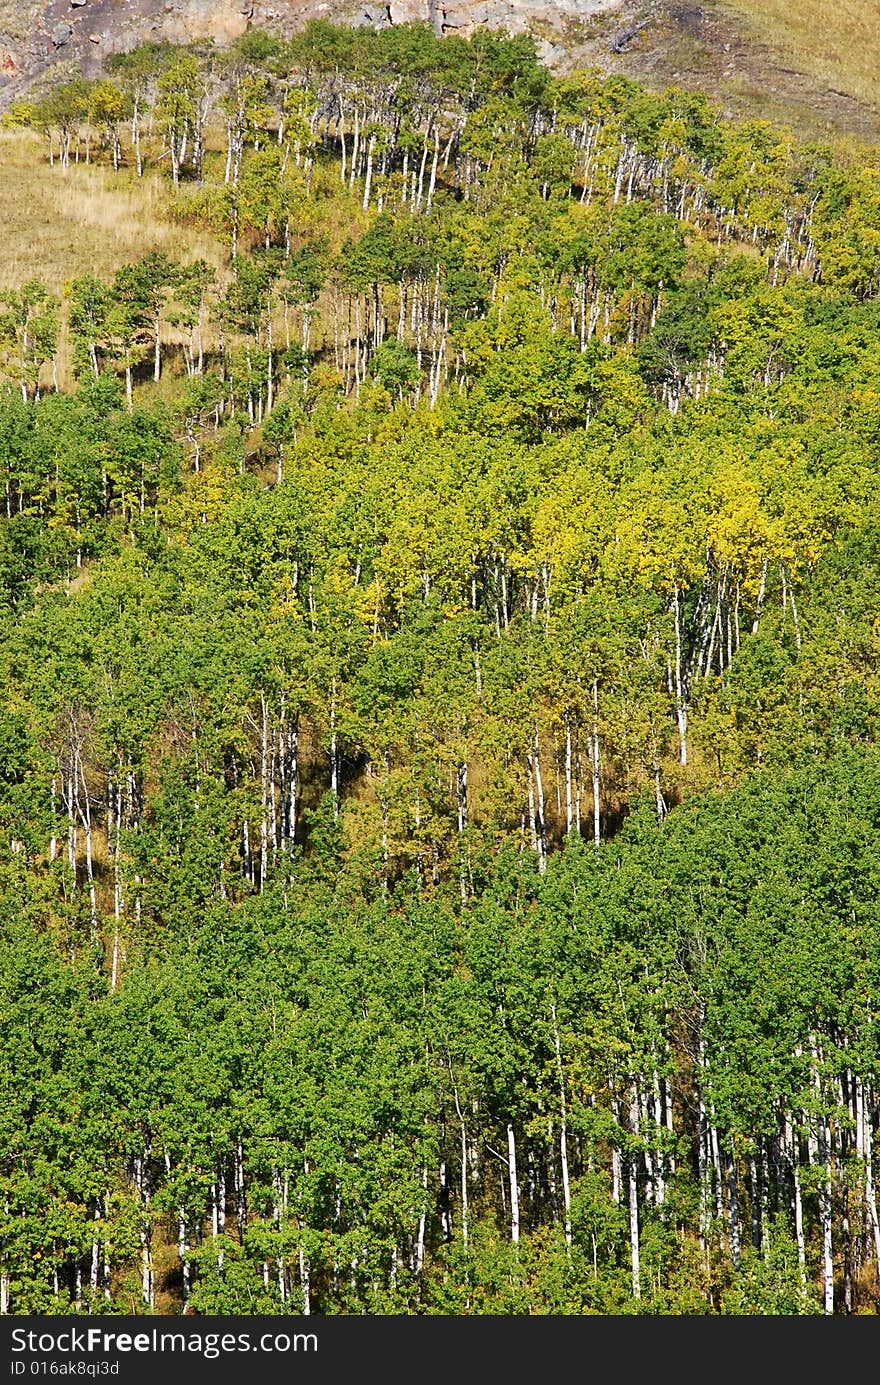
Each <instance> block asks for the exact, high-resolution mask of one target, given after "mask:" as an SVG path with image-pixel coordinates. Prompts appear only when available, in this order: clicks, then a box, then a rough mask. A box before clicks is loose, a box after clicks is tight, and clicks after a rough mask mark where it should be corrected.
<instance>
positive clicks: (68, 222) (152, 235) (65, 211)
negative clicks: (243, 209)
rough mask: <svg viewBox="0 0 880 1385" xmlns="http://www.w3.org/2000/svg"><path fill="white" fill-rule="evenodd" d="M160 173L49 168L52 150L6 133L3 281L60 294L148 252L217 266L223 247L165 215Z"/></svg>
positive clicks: (0, 231)
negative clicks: (83, 277) (38, 283)
mask: <svg viewBox="0 0 880 1385" xmlns="http://www.w3.org/2000/svg"><path fill="white" fill-rule="evenodd" d="M167 196H168V193H167V189H166V187H165V184H164V183H163V181H162V179H161V177H160V176H159V175H158V174H155V173H153V174H148V175H147V176H146V177H144V178H142V179H140V180H138V179H136V178H135V177H134V176H133V174H132V173H130V172H129V171H128V170H123V172H122V173H120V174H118V175H114V173H113V171H112V169H109V168H104V167H102V166H96V165H95V164H90V165H88V166H86V165H85V164H83V163H80V164H79V165H72V166H71V167H70V169H68V170H67V172H65V171H64V170H63V169H61V168H60V167H59V166H58V165H57V164H56V166H55V167H54V168H51V167H50V166H49V163H48V161H47V157H46V145H45V142H44V141H43V140H41V139H40V138H39V137H38V136H36V135H34V134H31V133H29V132H27V131H20V130H0V284H4V285H9V286H10V287H18V286H19V285H21V284H23V283H25V282H26V281H27V280H28V279H42V280H43V281H44V282H45V283H47V284H48V285H49V286H50V288H52V290H53V291H54V292H56V293H57V292H59V291H60V290H61V288H62V287H63V285H64V283H65V281H67V280H69V279H72V278H74V277H76V276H77V275H80V274H85V273H88V272H89V271H91V272H92V273H95V274H98V275H103V276H109V275H111V274H112V273H113V272H114V271H115V270H116V269H118V268H119V266H120V265H122V264H125V263H126V262H127V261H130V260H134V259H137V258H139V256H141V255H144V254H146V252H147V251H148V250H154V249H156V250H165V251H167V252H168V254H171V255H174V256H176V257H177V258H178V259H181V260H192V259H195V258H197V257H202V258H204V259H206V260H208V261H209V262H210V263H211V264H215V265H219V264H220V263H221V262H222V259H223V251H222V248H221V246H220V245H219V244H218V243H217V242H216V241H215V240H214V239H213V238H212V237H211V236H209V235H207V234H205V233H203V232H199V231H194V230H193V228H192V227H188V226H181V225H179V224H177V223H175V222H172V221H171V220H170V219H168V218H167V217H166V216H165V214H164V208H165V204H166V200H167Z"/></svg>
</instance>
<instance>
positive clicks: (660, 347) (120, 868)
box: [0, 24, 880, 1314]
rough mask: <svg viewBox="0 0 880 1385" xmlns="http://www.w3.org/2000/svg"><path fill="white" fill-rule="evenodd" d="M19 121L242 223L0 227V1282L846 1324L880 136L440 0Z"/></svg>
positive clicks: (872, 1059)
mask: <svg viewBox="0 0 880 1385" xmlns="http://www.w3.org/2000/svg"><path fill="white" fill-rule="evenodd" d="M5 125H6V126H7V128H11V129H15V128H25V127H27V128H29V129H30V130H31V131H34V130H35V131H38V132H40V134H41V136H42V141H43V142H42V143H41V144H39V145H38V144H36V142H34V157H42V158H44V159H45V160H46V161H47V162H51V164H52V165H53V176H57V177H58V178H68V179H71V180H74V179H75V178H76V176H77V165H80V166H81V165H83V164H85V163H90V164H94V163H98V164H100V165H102V166H104V167H106V168H107V169H108V170H109V171H110V173H111V174H112V176H113V177H116V178H119V179H120V180H126V181H127V182H128V183H129V184H131V185H132V186H137V184H138V180H140V179H143V178H145V177H147V176H150V175H151V174H153V173H155V171H156V170H159V171H160V172H161V176H162V177H163V178H164V179H165V180H166V181H167V199H168V215H169V217H171V218H173V219H174V220H175V222H176V223H177V224H178V225H179V226H180V227H181V228H184V229H185V228H186V227H187V226H199V227H202V228H204V227H207V228H209V229H210V230H211V231H212V232H213V234H214V235H215V236H216V237H217V239H218V241H219V242H220V244H221V245H222V246H223V247H225V249H224V253H223V255H222V257H221V258H222V262H221V263H218V264H209V263H208V262H207V261H206V260H204V259H192V258H186V257H185V256H182V257H181V258H180V259H179V260H177V259H175V258H174V257H172V256H169V255H168V254H166V253H164V252H158V251H152V252H150V253H147V254H141V255H139V254H138V247H137V246H132V254H131V261H130V263H128V264H125V265H123V266H122V267H120V269H119V270H118V272H117V273H116V274H115V277H113V279H112V281H105V280H103V279H101V278H99V277H97V276H96V275H86V276H82V277H77V278H73V279H71V280H68V282H67V283H66V284H65V286H64V292H63V294H61V295H56V294H55V293H53V291H52V289H51V286H49V285H47V284H45V283H41V282H39V281H37V280H32V281H30V282H27V283H25V284H21V285H18V286H15V287H10V288H8V289H6V288H3V287H2V266H0V377H2V380H0V469H2V486H3V494H2V496H0V505H2V517H0V573H2V586H0V678H2V693H0V824H2V826H0V837H2V842H3V850H2V853H0V918H2V930H3V946H2V951H0V1016H2V1034H3V1042H2V1047H0V1074H2V1076H0V1081H2V1103H0V1131H2V1136H0V1311H2V1312H4V1313H16V1314H22V1313H72V1312H73V1313H133V1312H144V1313H150V1312H159V1313H170V1312H180V1311H181V1310H182V1309H183V1308H184V1307H191V1308H192V1309H194V1310H195V1311H198V1312H205V1313H229V1312H238V1313H249V1314H264V1313H265V1314H271V1313H279V1312H290V1313H302V1312H306V1313H323V1314H332V1313H361V1312H367V1313H432V1314H461V1313H492V1314H501V1313H516V1314H523V1313H597V1312H598V1313H606V1314H607V1313H638V1312H647V1313H663V1314H684V1313H688V1314H690V1313H715V1312H720V1313H774V1314H775V1313H792V1314H800V1313H817V1312H822V1311H824V1312H826V1313H830V1312H860V1313H873V1312H876V1311H877V1307H878V1304H880V1218H878V1204H877V1190H876V1183H877V1179H878V1177H880V1172H878V1167H877V1157H878V1148H877V1131H878V1123H880V1048H878V1013H880V893H878V890H880V752H878V750H877V748H876V745H875V741H876V736H877V730H878V725H880V683H878V673H880V596H878V593H880V513H878V508H877V507H878V499H880V491H878V484H877V476H876V472H877V457H878V446H880V336H878V327H880V162H878V160H880V154H878V151H876V150H866V149H864V148H858V147H853V148H836V147H835V148H832V147H825V146H820V145H816V144H805V143H803V142H800V141H798V140H797V139H796V138H795V137H793V136H792V135H791V134H787V133H786V132H784V131H781V130H777V129H775V128H773V127H771V126H770V125H768V124H765V123H761V122H751V123H735V122H733V121H730V120H726V119H724V118H722V117H721V115H720V114H719V113H718V112H716V111H714V110H713V109H712V108H711V107H710V106H709V104H708V103H707V102H706V101H705V100H703V99H702V98H700V97H696V96H694V95H692V94H688V93H685V92H682V91H679V90H669V91H667V92H665V93H663V94H652V93H649V92H647V91H645V90H642V89H641V88H639V87H637V86H635V85H634V84H632V83H629V82H627V81H624V80H622V79H608V80H602V79H601V78H599V77H598V76H596V75H593V74H589V73H586V74H579V75H577V76H574V77H567V78H551V76H550V75H549V73H548V72H547V71H546V70H545V69H544V68H542V67H541V66H540V64H539V63H538V62H537V60H536V58H535V52H534V46H533V44H532V43H531V41H529V40H526V39H501V38H498V37H493V36H491V35H489V34H487V33H485V32H482V31H478V32H477V33H476V34H475V35H474V36H473V38H471V39H470V40H467V41H465V40H464V39H461V38H455V37H451V38H445V39H442V40H440V39H437V38H435V37H434V36H433V34H432V33H431V32H430V30H428V29H427V28H422V27H419V26H403V27H400V28H394V29H389V30H386V31H384V32H381V33H375V32H372V31H363V30H356V31H349V30H345V29H336V28H332V27H331V26H329V25H326V24H312V25H310V26H309V27H308V29H307V30H306V31H305V32H304V34H303V35H301V36H300V37H299V38H297V39H296V40H294V41H292V42H281V41H280V40H277V39H274V38H271V37H268V36H266V35H264V34H256V33H252V34H248V35H247V36H246V37H245V38H244V39H242V40H241V41H240V42H239V43H238V44H237V45H236V46H234V47H233V48H231V49H229V50H223V51H221V50H213V49H205V50H199V49H179V48H170V47H161V46H154V47H147V48H141V49H138V50H136V51H134V52H132V53H128V54H125V55H123V56H121V57H118V58H116V59H114V60H112V61H111V62H110V63H109V65H108V70H107V73H106V75H105V76H104V77H102V78H101V79H100V80H98V81H90V82H87V81H85V80H82V79H79V78H71V79H70V80H67V81H64V82H62V83H58V84H56V85H54V86H52V87H48V88H47V89H46V90H45V91H43V92H37V93H36V94H35V95H34V96H33V98H32V99H30V100H28V101H26V102H25V101H21V102H18V103H17V104H16V105H15V106H13V107H12V109H11V110H10V111H9V112H8V113H7V116H6V118H5ZM23 137H24V136H23ZM29 138H31V139H32V140H33V139H34V137H33V135H30V136H29Z"/></svg>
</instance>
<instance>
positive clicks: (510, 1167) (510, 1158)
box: [507, 1121, 519, 1245]
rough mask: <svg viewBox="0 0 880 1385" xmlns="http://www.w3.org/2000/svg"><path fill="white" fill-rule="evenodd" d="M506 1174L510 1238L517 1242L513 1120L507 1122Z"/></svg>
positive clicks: (516, 1193) (517, 1194) (516, 1188)
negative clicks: (508, 1188) (508, 1185)
mask: <svg viewBox="0 0 880 1385" xmlns="http://www.w3.org/2000/svg"><path fill="white" fill-rule="evenodd" d="M507 1176H508V1180H509V1183H510V1239H511V1240H512V1241H513V1244H514V1245H518V1244H519V1184H518V1183H517V1177H516V1137H515V1136H514V1133H513V1122H512V1121H508V1122H507Z"/></svg>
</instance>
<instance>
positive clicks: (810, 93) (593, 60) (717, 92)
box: [567, 0, 880, 142]
mask: <svg viewBox="0 0 880 1385" xmlns="http://www.w3.org/2000/svg"><path fill="white" fill-rule="evenodd" d="M621 36H627V41H626V42H625V43H621V42H620V38H621ZM567 48H568V56H567V63H568V64H571V65H573V66H583V67H595V68H598V69H599V70H600V71H601V72H603V73H612V72H619V73H622V74H624V75H625V76H628V77H632V78H634V79H636V80H637V81H640V82H643V83H644V84H645V85H646V86H650V87H654V88H657V87H664V86H669V85H677V86H683V87H686V88H689V89H692V90H696V91H704V92H705V93H706V94H707V95H708V96H709V97H710V98H711V99H712V100H713V102H715V103H716V104H717V105H718V106H720V108H721V109H722V110H723V111H725V112H726V113H727V114H729V115H733V116H750V117H760V118H763V119H768V120H773V121H775V122H778V123H782V124H787V125H791V126H792V127H793V128H795V129H797V130H798V131H799V132H801V133H803V134H808V135H810V136H813V137H816V138H821V137H822V136H834V135H841V134H845V135H856V136H858V137H859V138H861V139H865V140H868V141H872V142H873V141H875V140H877V139H880V109H878V107H877V106H876V105H868V104H866V103H865V102H863V101H860V100H859V99H858V98H857V97H855V96H853V95H852V94H851V93H848V92H846V91H841V90H836V89H834V88H832V87H821V86H819V85H817V83H816V81H815V79H814V78H812V77H810V76H808V75H807V74H806V73H804V72H802V71H800V70H799V69H798V67H797V57H796V54H788V55H782V54H780V53H778V52H774V51H773V50H772V49H771V48H769V47H768V46H766V45H764V44H762V43H759V42H757V41H756V40H755V39H754V37H753V36H752V35H750V34H748V33H747V32H746V31H745V29H744V28H742V27H740V25H739V24H738V23H737V22H736V20H735V19H734V18H732V17H731V16H730V14H729V13H727V12H726V11H725V10H724V9H723V7H722V0H705V3H704V4H701V5H694V4H682V3H676V0H653V3H651V0H627V2H626V4H625V5H624V7H623V9H622V11H621V12H620V13H618V14H616V15H615V16H614V22H613V23H609V22H608V18H607V17H603V16H599V17H597V18H596V19H595V20H593V21H591V22H590V23H588V24H585V25H582V26H580V27H579V32H574V31H573V30H572V28H571V27H569V31H568V34H567Z"/></svg>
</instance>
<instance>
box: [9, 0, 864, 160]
mask: <svg viewBox="0 0 880 1385" xmlns="http://www.w3.org/2000/svg"><path fill="white" fill-rule="evenodd" d="M317 17H323V18H331V19H335V20H342V21H345V22H348V23H351V24H353V25H366V24H370V25H374V26H376V27H384V26H386V25H388V24H400V23H405V22H407V21H410V20H422V21H424V22H427V23H431V24H432V25H433V26H434V28H435V29H436V30H437V31H438V32H443V33H461V34H465V35H466V34H468V33H470V32H471V31H472V30H473V28H474V27H476V26H478V25H481V24H486V25H488V26H490V27H492V28H495V29H500V30H504V31H507V32H509V33H521V32H524V31H526V30H529V31H531V32H533V33H534V34H535V36H536V38H537V39H538V42H539V51H540V54H541V56H542V58H543V59H544V61H545V62H547V63H548V65H549V66H550V67H552V68H555V69H564V68H569V67H576V66H581V67H583V66H589V67H598V68H599V69H600V70H601V71H603V72H604V73H606V74H607V73H611V72H620V73H623V74H626V75H628V76H632V77H635V78H638V79H639V80H641V81H643V82H645V83H646V84H648V85H650V86H665V85H667V84H669V83H678V84H681V85H683V86H686V87H692V88H696V89H699V90H703V91H706V92H708V93H709V94H710V95H711V96H713V97H714V98H715V99H718V100H720V101H721V102H722V104H723V105H724V107H725V109H728V110H730V111H732V112H734V113H737V114H749V115H755V114H758V115H763V116H769V117H771V118H774V119H779V120H782V121H785V122H789V123H791V124H793V125H795V126H796V127H798V128H800V129H804V130H806V131H807V132H809V133H811V134H818V135H822V134H826V133H852V134H855V135H858V136H860V137H862V138H867V139H869V140H874V139H877V138H880V108H878V92H877V81H876V77H875V73H876V71H877V70H878V59H880V38H878V35H880V23H878V21H880V3H878V0H842V3H834V4H832V3H830V0H804V3H802V4H800V5H799V6H797V7H792V6H790V5H788V4H786V3H785V0H769V2H768V3H761V4H759V3H757V0H703V3H701V4H694V3H685V2H683V0H556V3H553V4H548V3H546V0H445V3H444V0H390V3H387V4H382V3H378V0H360V2H359V0H267V3H262V4H260V3H256V0H24V2H23V3H14V0H0V107H2V106H3V105H4V104H8V102H9V100H10V99H11V98H12V96H13V95H15V94H16V93H17V92H18V91H20V90H21V89H22V87H23V86H26V85H28V84H30V83H31V82H33V81H34V80H35V79H37V78H39V77H40V76H41V74H43V73H44V72H45V71H46V70H47V69H49V68H51V67H53V66H60V67H62V68H67V67H74V68H75V67H82V68H84V69H85V70H87V71H95V70H97V69H98V68H99V67H100V64H101V61H102V59H103V57H105V56H106V55H107V54H109V53H111V52H116V51H119V50H121V49H127V48H132V47H134V46H136V45H137V44H139V43H143V42H146V41H149V40H157V39H161V40H169V41H171V42H188V41H203V40H206V39H208V40H213V41H214V42H217V43H224V42H229V41H230V40H232V39H234V38H235V37H237V36H238V35H240V34H242V33H244V32H245V30H246V29H247V28H248V27H249V26H257V27H267V28H270V29H276V30H281V31H290V30H292V29H295V28H297V27H299V26H301V25H302V24H303V23H305V22H306V21H307V20H308V19H312V18H317Z"/></svg>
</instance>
